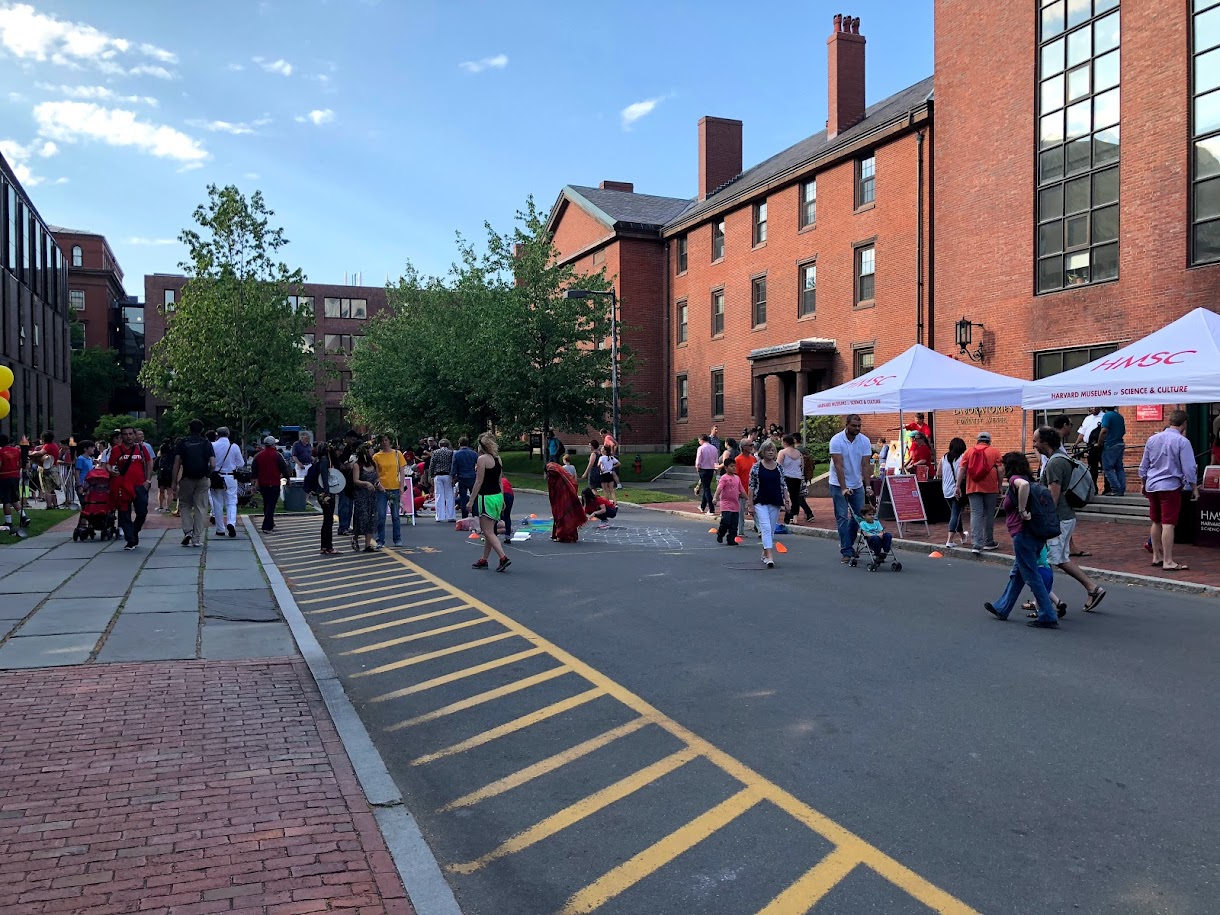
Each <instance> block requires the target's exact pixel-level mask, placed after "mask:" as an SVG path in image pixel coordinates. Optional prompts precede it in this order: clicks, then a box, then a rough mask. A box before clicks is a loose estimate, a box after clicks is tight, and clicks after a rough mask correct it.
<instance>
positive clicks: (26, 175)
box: [11, 162, 43, 187]
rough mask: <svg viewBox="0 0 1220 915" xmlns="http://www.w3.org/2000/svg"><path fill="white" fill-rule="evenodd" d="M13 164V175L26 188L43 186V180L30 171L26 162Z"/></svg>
mask: <svg viewBox="0 0 1220 915" xmlns="http://www.w3.org/2000/svg"><path fill="white" fill-rule="evenodd" d="M11 164H12V166H13V174H14V175H16V176H17V180H18V181H20V182H21V183H22V184H23V185H25V186H26V187H34V186H35V185H38V184H42V182H43V179H42V178H39V177H36V176H35V175H34V174H33V173H32V172H31V171H30V167H29V166H28V165H26V164H25V163H24V162H13V163H11Z"/></svg>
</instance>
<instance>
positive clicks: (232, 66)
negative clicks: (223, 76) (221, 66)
mask: <svg viewBox="0 0 1220 915" xmlns="http://www.w3.org/2000/svg"><path fill="white" fill-rule="evenodd" d="M226 69H227V70H229V71H230V72H231V73H240V72H241V71H242V70H244V69H246V65H245V64H229V66H228V67H227V68H226Z"/></svg>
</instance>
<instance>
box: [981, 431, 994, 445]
mask: <svg viewBox="0 0 1220 915" xmlns="http://www.w3.org/2000/svg"><path fill="white" fill-rule="evenodd" d="M978 440H979V441H980V442H987V444H991V433H990V432H980V433H979V437H978Z"/></svg>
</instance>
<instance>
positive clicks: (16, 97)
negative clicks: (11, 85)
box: [8, 92, 25, 102]
mask: <svg viewBox="0 0 1220 915" xmlns="http://www.w3.org/2000/svg"><path fill="white" fill-rule="evenodd" d="M8 100H9V101H10V102H24V101H25V96H24V95H22V94H21V93H20V92H10V93H9V94H8Z"/></svg>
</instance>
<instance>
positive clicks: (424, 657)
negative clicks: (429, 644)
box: [352, 632, 520, 679]
mask: <svg viewBox="0 0 1220 915" xmlns="http://www.w3.org/2000/svg"><path fill="white" fill-rule="evenodd" d="M516 638H520V636H519V635H517V633H515V632H497V633H496V634H495V635H489V636H487V638H484V639H475V640H474V641H473V642H463V643H462V644H461V645H452V646H450V647H449V648H439V649H437V650H436V651H429V652H428V653H427V654H417V655H413V656H412V657H409V658H403V659H402V660H400V661H391V662H390V663H389V664H382V665H381V666H380V667H374V668H373V669H372V670H362V671H360V672H358V673H354V674H352V679H355V678H357V677H371V676H374V675H375V674H385V673H389V672H390V671H392V670H402V669H403V668H404V667H412V666H414V665H416V664H423V663H425V662H427V661H435V660H436V659H437V658H444V657H448V656H449V655H454V654H458V653H459V652H462V651H470V649H472V648H481V647H483V646H484V645H491V644H492V643H494V642H502V641H504V640H505V639H516Z"/></svg>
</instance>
